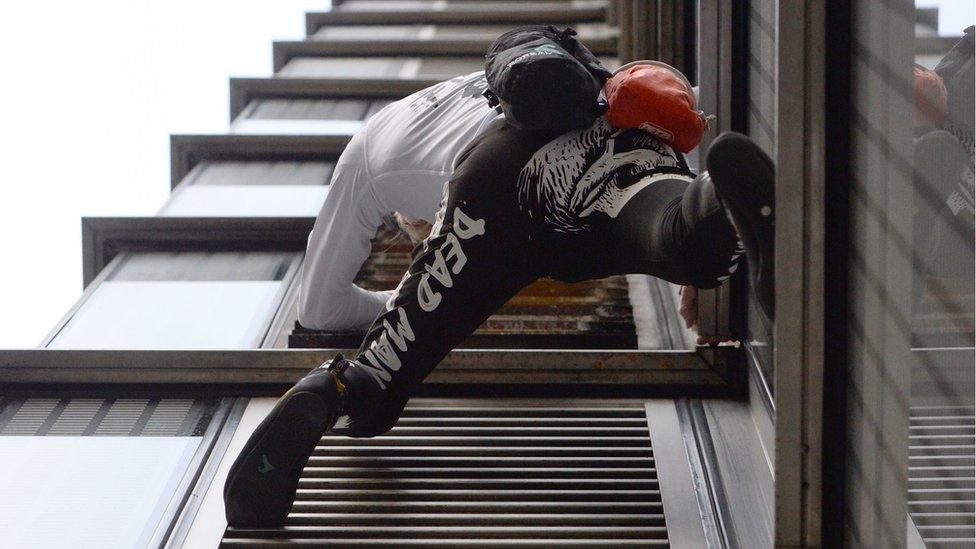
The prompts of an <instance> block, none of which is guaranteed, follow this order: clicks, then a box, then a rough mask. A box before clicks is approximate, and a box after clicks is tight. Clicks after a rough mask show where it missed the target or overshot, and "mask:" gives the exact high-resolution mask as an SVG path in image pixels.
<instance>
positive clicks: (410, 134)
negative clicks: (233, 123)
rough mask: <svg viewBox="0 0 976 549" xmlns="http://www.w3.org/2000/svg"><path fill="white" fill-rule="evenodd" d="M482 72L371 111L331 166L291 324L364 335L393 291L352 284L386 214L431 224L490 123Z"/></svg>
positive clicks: (494, 115) (492, 116)
mask: <svg viewBox="0 0 976 549" xmlns="http://www.w3.org/2000/svg"><path fill="white" fill-rule="evenodd" d="M486 87H487V83H486V81H485V75H484V72H476V73H472V74H469V75H467V76H460V77H457V78H454V79H452V80H448V81H446V82H441V83H440V84H437V85H435V86H432V87H430V88H427V89H425V90H421V91H419V92H417V93H415V94H413V95H411V96H409V97H406V98H404V99H401V100H400V101H397V102H395V103H392V104H391V105H389V106H387V107H386V108H384V109H383V110H381V111H380V112H378V113H376V114H375V115H374V116H373V117H372V118H370V119H369V121H368V122H367V123H366V125H365V127H364V129H363V130H362V131H360V132H359V133H358V134H356V135H355V136H354V137H353V138H352V140H351V141H350V142H349V145H348V146H347V147H346V149H345V151H343V153H342V156H340V157H339V160H338V161H337V163H336V168H335V171H334V172H333V175H332V183H331V186H330V188H329V194H328V196H327V197H326V200H325V203H324V204H323V205H322V209H321V211H320V212H319V215H318V219H316V221H315V227H314V229H313V231H312V234H311V235H310V236H309V240H308V248H307V251H306V255H305V264H304V267H303V270H302V280H301V288H300V292H299V306H298V320H299V322H300V323H301V324H302V326H304V327H306V328H312V329H324V330H360V329H365V328H366V327H368V326H369V324H370V323H371V322H372V321H373V319H374V318H376V316H377V315H378V314H379V313H380V311H382V310H383V306H384V304H385V303H386V301H387V299H389V297H390V295H391V294H392V292H371V291H367V290H364V289H362V288H359V287H358V286H356V285H355V284H353V279H354V278H355V277H356V274H357V273H358V272H359V269H360V268H361V267H362V265H363V262H365V261H366V259H367V258H368V257H369V253H370V239H371V238H372V237H373V235H375V234H376V230H377V228H378V227H379V226H380V225H381V224H382V222H383V217H384V216H386V215H389V214H391V213H393V212H400V213H401V214H403V215H405V216H407V217H411V218H415V219H423V220H426V221H428V222H431V223H433V221H434V215H435V214H436V213H437V209H438V207H439V205H440V201H441V196H442V194H443V189H444V185H445V183H447V181H448V179H450V177H451V173H452V171H453V169H454V162H455V159H456V158H457V156H458V155H459V154H460V153H461V151H462V150H464V148H465V147H466V146H467V145H468V144H469V143H470V142H471V141H472V140H473V139H474V138H475V137H476V136H478V135H479V134H481V133H482V132H483V131H484V129H485V127H486V126H487V125H488V123H490V122H491V121H492V120H494V119H495V118H497V117H500V116H502V115H500V114H498V113H497V112H496V111H495V110H493V109H492V108H490V107H489V106H488V102H487V100H485V98H484V97H483V96H482V93H483V92H484V90H485V88H486Z"/></svg>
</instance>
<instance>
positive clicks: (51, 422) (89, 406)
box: [0, 398, 217, 436]
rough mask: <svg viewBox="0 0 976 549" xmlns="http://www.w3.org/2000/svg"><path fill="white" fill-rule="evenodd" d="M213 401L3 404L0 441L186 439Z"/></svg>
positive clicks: (196, 430) (208, 412)
mask: <svg viewBox="0 0 976 549" xmlns="http://www.w3.org/2000/svg"><path fill="white" fill-rule="evenodd" d="M216 405H217V403H216V401H211V400H193V399H151V400H150V399H101V398H97V399H90V398H84V399H67V398H66V399H52V398H36V399H35V398H30V399H22V400H17V399H5V400H3V401H0V436H191V435H199V434H200V433H202V432H203V430H204V429H206V427H207V424H208V423H209V420H210V416H211V415H212V414H213V411H214V409H215V408H216Z"/></svg>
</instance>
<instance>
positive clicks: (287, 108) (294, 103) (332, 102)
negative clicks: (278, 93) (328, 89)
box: [248, 98, 369, 120]
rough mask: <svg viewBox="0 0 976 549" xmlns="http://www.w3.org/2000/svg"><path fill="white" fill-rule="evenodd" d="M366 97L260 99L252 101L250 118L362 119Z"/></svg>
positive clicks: (364, 112) (249, 111) (366, 106)
mask: <svg viewBox="0 0 976 549" xmlns="http://www.w3.org/2000/svg"><path fill="white" fill-rule="evenodd" d="M368 108H369V100H366V99H305V98H293V99H258V100H255V101H252V102H251V108H250V109H249V110H248V118H257V119H273V120H285V119H289V120H362V119H363V117H364V116H365V115H366V111H367V109H368Z"/></svg>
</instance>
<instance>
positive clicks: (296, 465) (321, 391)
mask: <svg viewBox="0 0 976 549" xmlns="http://www.w3.org/2000/svg"><path fill="white" fill-rule="evenodd" d="M346 364H348V362H347V361H346V360H345V359H343V358H342V355H339V356H337V357H336V358H335V359H333V360H332V361H330V362H327V363H325V364H323V365H322V366H320V367H318V368H316V369H314V370H312V371H311V372H309V373H308V374H307V375H306V376H305V377H304V378H302V379H301V380H300V381H299V382H298V383H296V384H295V386H294V387H292V388H291V389H290V390H289V391H288V392H287V393H285V395H284V396H282V397H281V399H280V400H279V401H278V404H276V405H275V407H274V408H273V409H272V410H271V413H269V414H268V416H267V417H266V418H265V419H264V421H262V422H261V425H259V426H258V428H257V429H255V430H254V433H252V434H251V438H249V439H248V441H247V443H246V444H245V445H244V449H243V450H241V454H240V455H239V456H238V457H237V460H236V461H235V462H234V465H233V466H231V469H230V473H229V474H228V475H227V482H226V483H225V484H224V510H225V513H226V516H227V524H228V525H230V526H233V527H235V528H269V527H277V526H281V525H283V524H284V523H285V519H286V518H287V517H288V511H289V510H291V506H292V502H293V501H294V499H295V491H296V490H297V489H298V480H299V478H300V477H301V475H302V470H303V469H304V468H305V463H306V462H307V461H308V458H309V456H311V455H312V452H313V451H314V450H315V445H316V444H317V443H318V442H319V439H320V438H321V437H322V435H323V434H324V433H325V432H326V431H328V430H329V429H331V428H332V426H333V425H335V422H336V419H337V418H338V417H337V416H338V412H339V405H340V399H341V397H342V394H343V392H344V390H345V388H344V387H343V385H342V383H341V382H339V381H338V379H337V377H336V374H337V373H338V372H337V371H338V370H341V369H342V368H343V367H344V366H345V365H346Z"/></svg>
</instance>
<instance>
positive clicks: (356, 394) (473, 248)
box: [336, 125, 741, 436]
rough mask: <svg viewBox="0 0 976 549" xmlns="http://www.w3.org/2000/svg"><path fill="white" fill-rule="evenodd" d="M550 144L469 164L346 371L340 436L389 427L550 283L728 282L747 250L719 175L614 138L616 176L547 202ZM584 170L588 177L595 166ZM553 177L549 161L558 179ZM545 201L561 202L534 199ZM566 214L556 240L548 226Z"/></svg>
mask: <svg viewBox="0 0 976 549" xmlns="http://www.w3.org/2000/svg"><path fill="white" fill-rule="evenodd" d="M614 136H616V138H617V141H616V144H615V142H614V139H613V137H614ZM625 137H626V136H625ZM550 139H551V136H548V137H547V136H544V135H540V134H532V133H525V132H517V131H515V130H513V129H511V128H510V127H508V126H507V125H502V126H500V127H494V128H493V129H491V130H489V132H487V134H486V135H485V136H482V138H480V139H479V140H478V141H477V142H476V143H474V144H473V145H472V146H471V147H470V148H469V149H468V150H467V151H466V152H465V154H464V155H463V156H462V159H461V160H460V161H459V163H458V166H457V168H456V170H455V173H454V177H453V178H452V180H451V182H450V184H449V186H448V192H447V195H446V197H445V200H444V203H443V204H442V207H441V211H440V213H439V214H438V221H437V223H435V225H434V229H433V231H432V233H431V236H430V237H429V238H428V239H427V240H426V241H425V242H424V243H422V244H421V245H419V246H418V247H417V249H416V250H415V251H414V256H413V261H412V263H411V265H410V268H409V270H408V272H407V274H406V275H405V276H404V278H403V280H402V281H401V283H400V285H399V287H398V288H397V292H396V295H395V297H394V299H393V301H392V302H391V303H390V304H389V305H388V306H387V311H385V312H384V313H383V314H381V315H380V316H379V317H378V318H377V319H376V321H375V322H374V323H373V326H372V327H371V329H370V331H369V332H368V334H367V337H366V339H365V341H364V342H363V345H362V347H361V348H360V349H359V353H358V355H357V356H356V357H355V359H354V360H353V361H352V362H351V364H350V365H349V366H348V367H347V368H346V369H345V370H344V371H342V373H341V374H340V376H341V379H342V381H343V383H344V384H345V385H346V387H347V389H348V393H347V395H348V397H347V400H346V409H345V412H346V414H347V415H348V417H349V422H348V426H347V427H344V428H339V429H336V431H337V432H339V433H343V434H348V435H351V436H373V435H376V434H380V433H383V432H385V431H387V430H388V429H389V428H390V427H392V426H393V424H394V423H395V422H396V420H397V418H398V417H399V415H400V413H401V412H402V410H403V406H404V405H405V404H406V401H407V399H408V398H409V397H410V395H411V394H412V393H413V392H414V389H415V388H416V387H417V385H418V384H419V383H421V382H422V381H423V380H424V378H425V377H427V375H428V374H430V372H431V371H432V370H433V369H434V367H435V366H436V365H437V364H438V363H439V362H440V361H441V360H442V359H443V358H444V357H445V356H446V355H447V353H448V352H450V350H451V349H452V348H454V346H455V345H457V344H458V343H460V342H461V341H463V340H464V339H465V338H466V337H467V336H468V335H470V334H471V333H472V332H474V330H476V329H477V328H478V326H480V325H481V324H482V322H484V321H485V320H486V319H487V318H488V317H489V316H491V314H493V313H494V312H495V311H496V310H497V309H498V308H499V307H501V306H502V305H503V304H504V303H505V302H507V301H508V300H509V299H510V298H511V297H513V296H514V295H515V294H516V293H518V292H519V290H521V289H522V288H523V287H525V286H526V285H528V284H530V283H532V282H533V281H535V280H536V279H538V278H543V277H548V278H554V279H557V280H564V281H570V282H574V281H579V280H586V279H594V278H603V277H607V276H612V275H620V274H627V273H643V274H648V275H653V276H656V277H659V278H662V279H664V280H667V281H669V282H673V283H675V284H682V285H694V286H697V287H700V288H709V287H715V286H717V285H719V284H721V283H722V281H724V280H725V279H726V278H728V276H729V274H730V272H731V271H732V270H733V269H734V266H735V265H736V262H737V260H738V256H739V254H741V250H740V249H739V247H738V238H737V236H736V233H735V231H734V229H733V228H732V225H731V223H730V222H729V221H728V219H727V218H726V215H725V212H724V210H723V209H722V208H721V206H720V205H719V203H718V201H717V199H716V197H715V192H714V190H713V189H712V185H711V182H710V181H709V180H708V178H707V176H705V177H699V178H693V177H692V176H691V174H688V172H687V171H686V169H685V170H684V171H682V170H681V169H680V168H681V167H682V166H683V159H682V160H681V162H680V163H678V165H677V166H676V167H665V168H662V167H661V164H660V162H658V164H655V165H650V166H644V167H643V168H642V170H643V171H641V170H636V169H633V168H634V167H635V164H634V163H633V162H634V151H633V150H630V148H628V149H626V151H625V152H623V153H621V152H620V151H619V150H617V149H620V148H621V147H622V145H621V142H622V141H623V139H622V138H621V137H620V136H619V135H617V134H614V135H612V136H610V137H608V138H607V139H605V140H604V142H603V143H604V144H605V145H606V150H603V151H602V152H601V151H597V153H599V154H603V157H602V158H603V160H604V161H606V159H607V158H610V156H609V155H610V153H615V154H616V155H617V156H619V158H621V159H622V160H621V162H620V163H619V165H612V164H611V165H609V168H611V169H604V168H606V167H607V166H603V165H601V166H600V170H601V171H600V173H601V174H602V173H606V174H609V175H607V176H606V178H605V179H606V181H605V182H604V183H603V184H601V185H597V186H592V187H587V188H585V189H583V191H585V192H582V193H581V192H578V191H579V190H580V185H577V186H576V187H574V188H569V187H567V188H556V189H553V188H546V189H542V190H541V191H539V192H536V191H537V189H535V188H532V187H531V185H532V184H533V181H528V180H527V178H526V170H523V167H525V166H526V163H527V161H528V159H530V158H533V159H536V158H537V157H538V156H539V155H538V154H535V153H536V152H537V151H539V150H540V148H544V145H545V144H546V143H547V142H548V141H549V140H550ZM614 147H616V148H617V149H614ZM628 147H631V148H632V147H633V144H632V143H629V142H628ZM607 150H609V152H607ZM641 150H643V149H638V150H637V152H640V151H641ZM651 152H653V153H654V154H655V155H658V156H660V151H659V150H655V151H651ZM597 153H594V155H595V154H597ZM565 154H569V153H565ZM565 154H564V156H565ZM573 154H576V153H573ZM533 155H535V156H533ZM591 156H593V155H591ZM678 156H680V155H678ZM654 158H656V159H657V160H661V159H660V158H657V157H654ZM668 158H670V159H671V160H672V161H674V160H675V159H674V158H673V157H668ZM571 160H574V161H575V160H576V158H575V157H572V158H571ZM638 160H640V159H638ZM645 160H646V159H645ZM604 163H606V162H604ZM645 164H647V163H646V162H645ZM574 165H580V166H582V167H581V168H580V172H582V171H583V170H586V172H587V173H592V172H593V171H595V169H596V168H594V167H593V165H592V164H590V165H585V163H578V162H577V163H576V164H574ZM552 168H553V163H552V162H550V161H548V160H547V164H546V169H552ZM526 169H528V168H526ZM560 169H562V168H560ZM628 170H630V171H629V172H628ZM625 172H626V173H625ZM672 172H673V173H672ZM567 177H573V175H572V174H570V175H568V176H567ZM634 185H640V187H634ZM527 188H528V189H529V190H530V191H531V192H528V193H526V189H527ZM634 189H640V190H639V191H637V192H636V193H635V192H633V191H634ZM546 193H549V194H552V195H553V196H555V197H556V198H555V199H553V200H554V201H552V202H551V203H548V204H542V203H533V204H530V203H527V200H531V199H532V198H531V197H543V196H545V195H546ZM574 193H575V194H574ZM527 196H529V197H530V198H526V197H527ZM581 196H582V198H583V199H585V200H581V199H580V197H581ZM558 201H562V202H558ZM539 212H543V213H541V214H540V213H539ZM553 212H555V213H553ZM550 214H551V215H550ZM555 215H558V216H560V217H559V221H558V223H559V224H561V225H559V227H560V228H559V229H558V230H557V229H554V228H553V227H556V226H557V223H555V222H553V221H551V220H550V219H549V218H550V217H552V216H555Z"/></svg>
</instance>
